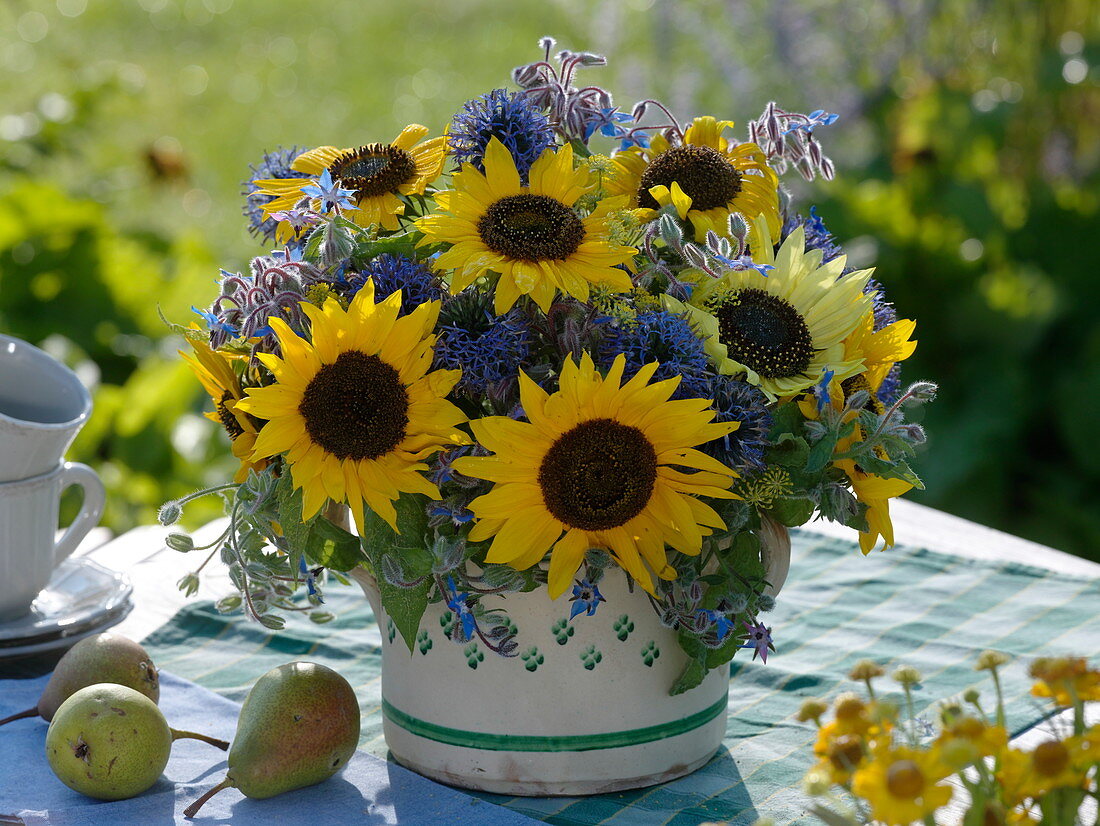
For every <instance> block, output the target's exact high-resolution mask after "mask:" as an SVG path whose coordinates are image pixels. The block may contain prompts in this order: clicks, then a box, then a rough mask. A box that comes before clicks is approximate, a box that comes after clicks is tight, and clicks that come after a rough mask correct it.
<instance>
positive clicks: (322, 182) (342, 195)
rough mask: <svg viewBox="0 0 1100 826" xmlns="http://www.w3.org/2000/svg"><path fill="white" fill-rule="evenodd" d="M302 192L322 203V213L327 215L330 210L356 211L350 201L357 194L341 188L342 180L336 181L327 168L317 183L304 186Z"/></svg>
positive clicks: (351, 190) (352, 190)
mask: <svg viewBox="0 0 1100 826" xmlns="http://www.w3.org/2000/svg"><path fill="white" fill-rule="evenodd" d="M302 192H303V193H305V194H306V195H309V196H310V197H311V198H317V199H319V200H320V201H321V212H322V213H327V212H328V211H329V210H330V209H334V210H336V211H337V212H339V211H340V210H341V209H355V204H353V203H352V202H351V200H350V199H351V196H352V195H354V194H355V190H354V189H344V188H343V187H342V186H340V180H339V179H337V180H335V181H334V180H333V179H332V173H331V172H329V171H328V169H327V168H326V169H325V171H324V172H322V173H321V177H319V178H317V179H316V182H315V183H312V184H309V186H303V187H302Z"/></svg>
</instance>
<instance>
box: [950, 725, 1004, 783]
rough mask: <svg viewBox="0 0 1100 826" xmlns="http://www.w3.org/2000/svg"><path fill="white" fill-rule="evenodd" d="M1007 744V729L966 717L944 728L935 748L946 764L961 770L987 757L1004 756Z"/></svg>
mask: <svg viewBox="0 0 1100 826" xmlns="http://www.w3.org/2000/svg"><path fill="white" fill-rule="evenodd" d="M1007 745H1008V732H1007V731H1005V729H1004V727H1003V726H996V725H990V724H989V723H987V722H985V721H984V720H979V719H978V718H977V717H972V716H970V715H963V716H962V717H958V718H956V719H954V720H952V721H951V723H950V724H948V725H945V726H944V728H943V730H942V731H941V732H940V734H939V737H937V738H936V744H935V748H936V750H937V752H938V754H939V756H940V759H941V760H942V761H943V762H944V763H945V764H946V765H948V766H951V767H952V768H953V769H956V770H958V769H962V768H963V767H964V766H969V765H971V764H972V763H975V762H976V761H978V760H980V759H982V758H983V757H992V756H993V755H996V754H1000V753H1001V751H1002V750H1004V748H1005V747H1006V746H1007Z"/></svg>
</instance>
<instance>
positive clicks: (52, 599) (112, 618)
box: [0, 557, 133, 659]
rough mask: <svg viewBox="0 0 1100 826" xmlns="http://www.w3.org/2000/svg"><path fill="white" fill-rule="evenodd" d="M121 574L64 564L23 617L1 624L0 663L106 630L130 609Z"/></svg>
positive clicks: (82, 563) (81, 562) (86, 562)
mask: <svg viewBox="0 0 1100 826" xmlns="http://www.w3.org/2000/svg"><path fill="white" fill-rule="evenodd" d="M132 592H133V587H132V586H131V585H130V581H129V579H128V578H127V577H126V576H125V574H121V573H119V572H118V571H112V570H110V569H108V568H104V567H103V566H102V565H100V564H98V563H96V562H93V561H92V560H90V559H85V558H82V557H78V558H76V559H67V560H65V561H64V562H63V563H61V565H59V566H58V567H57V569H56V570H55V571H54V573H53V576H52V577H51V578H50V581H49V583H48V584H47V585H46V587H45V588H44V589H43V590H42V592H41V593H40V594H39V595H38V597H37V598H36V599H35V601H34V603H33V604H32V606H31V611H30V613H29V614H27V615H26V616H23V617H20V618H19V619H16V620H12V621H10V622H5V623H0V659H8V658H10V657H21V656H26V655H28V654H38V653H42V652H45V651H52V650H55V649H60V648H65V647H68V646H70V645H72V644H73V643H74V642H76V641H77V640H79V639H82V638H84V637H87V636H90V635H91V634H95V633H98V632H100V631H103V630H105V629H107V628H110V627H112V626H114V625H117V624H118V623H120V622H122V620H123V619H124V618H125V617H126V615H127V614H129V613H130V611H131V610H132V608H133V603H132V602H131V601H130V595H131V593H132Z"/></svg>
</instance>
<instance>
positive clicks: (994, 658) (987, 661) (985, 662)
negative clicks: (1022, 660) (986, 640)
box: [974, 650, 1009, 671]
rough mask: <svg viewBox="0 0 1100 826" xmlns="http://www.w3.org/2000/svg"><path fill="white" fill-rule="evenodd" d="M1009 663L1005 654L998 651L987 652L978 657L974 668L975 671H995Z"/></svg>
mask: <svg viewBox="0 0 1100 826" xmlns="http://www.w3.org/2000/svg"><path fill="white" fill-rule="evenodd" d="M1008 661H1009V656H1008V655H1007V654H1002V653H1001V652H1000V651H992V650H987V651H983V652H982V653H981V654H979V655H978V662H977V663H976V664H975V666H974V670H975V671H996V670H997V669H998V668H1000V667H1001V666H1002V665H1004V664H1005V663H1007V662H1008Z"/></svg>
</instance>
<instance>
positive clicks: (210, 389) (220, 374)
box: [178, 325, 267, 483]
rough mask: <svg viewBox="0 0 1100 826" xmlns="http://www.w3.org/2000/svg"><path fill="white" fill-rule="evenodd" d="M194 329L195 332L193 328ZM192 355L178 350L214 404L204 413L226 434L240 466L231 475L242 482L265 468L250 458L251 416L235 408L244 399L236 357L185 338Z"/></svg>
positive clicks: (253, 429)
mask: <svg viewBox="0 0 1100 826" xmlns="http://www.w3.org/2000/svg"><path fill="white" fill-rule="evenodd" d="M192 328H193V329H196V330H197V329H198V328H197V327H195V326H194V325H192ZM188 343H189V344H190V345H191V349H192V350H194V355H193V356H192V355H188V354H187V353H185V352H183V351H182V350H180V351H178V352H179V354H180V355H181V356H182V357H183V360H184V361H185V362H187V366H188V367H190V368H191V371H192V372H193V373H194V374H195V376H196V377H197V378H198V380H199V382H201V383H202V386H203V389H204V390H206V392H207V393H209V394H210V398H211V399H212V400H213V402H214V411H213V412H212V413H206V414H204V415H205V416H206V418H208V419H210V421H212V422H217V423H218V424H220V425H221V426H222V427H223V428H225V432H226V433H228V434H229V441H230V444H231V445H232V451H233V455H234V456H236V457H237V459H239V460H240V463H241V466H240V468H238V470H237V472H236V473H235V474H234V476H233V481H234V482H238V483H240V482H243V481H244V480H245V479H247V478H248V471H250V470H255V471H260V470H263V469H264V468H265V467H267V460H266V459H253V458H252V449H253V448H254V447H255V445H256V433H257V431H256V424H255V422H254V420H253V419H252V417H251V416H249V415H248V414H247V413H246V412H245V411H244V410H243V409H241V408H239V407H238V406H237V404H238V402H240V401H241V399H243V398H244V393H243V392H242V390H241V381H240V379H239V378H238V377H237V373H236V372H235V371H234V370H233V362H234V361H235V360H237V359H236V357H235V356H230V355H226V354H225V353H219V352H216V351H214V350H211V349H210V347H209V345H207V344H206V343H205V342H203V341H196V340H194V339H188Z"/></svg>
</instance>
